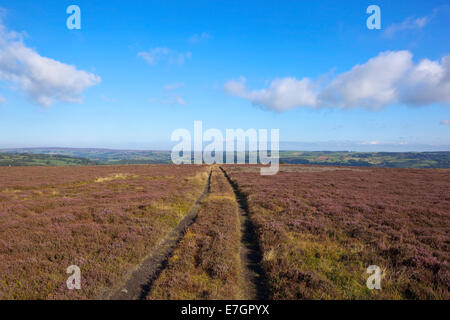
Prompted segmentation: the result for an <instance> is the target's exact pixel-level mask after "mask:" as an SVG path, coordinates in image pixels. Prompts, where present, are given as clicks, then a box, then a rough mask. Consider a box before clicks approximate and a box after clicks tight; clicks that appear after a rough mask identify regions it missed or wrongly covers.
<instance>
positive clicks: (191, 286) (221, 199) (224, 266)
mask: <svg viewBox="0 0 450 320" xmlns="http://www.w3.org/2000/svg"><path fill="white" fill-rule="evenodd" d="M237 210H238V208H237V203H236V200H235V198H234V193H233V190H232V188H231V186H230V185H229V183H228V182H227V180H226V178H225V177H224V175H223V174H222V173H221V171H220V170H219V169H218V168H214V169H213V171H212V176H211V185H210V193H209V195H208V197H207V198H205V200H204V201H203V202H202V204H201V208H200V210H199V213H198V216H197V219H196V221H195V223H194V224H193V225H191V227H190V228H189V229H188V231H187V233H186V234H185V236H184V238H183V239H182V240H181V241H180V243H179V244H178V246H177V248H176V249H175V250H174V252H173V255H172V256H171V257H170V259H169V261H168V264H167V267H166V269H164V271H163V272H162V273H161V275H160V277H159V278H158V279H157V280H156V281H155V282H154V284H153V288H152V291H151V292H150V294H149V296H148V299H238V298H244V297H243V290H242V279H241V276H240V274H241V272H240V268H241V267H240V260H239V248H240V234H239V218H238V212H237Z"/></svg>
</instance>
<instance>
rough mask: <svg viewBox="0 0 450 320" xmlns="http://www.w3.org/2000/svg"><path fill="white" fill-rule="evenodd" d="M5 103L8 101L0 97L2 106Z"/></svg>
mask: <svg viewBox="0 0 450 320" xmlns="http://www.w3.org/2000/svg"><path fill="white" fill-rule="evenodd" d="M4 103H6V99H5V98H3V97H2V96H0V104H4Z"/></svg>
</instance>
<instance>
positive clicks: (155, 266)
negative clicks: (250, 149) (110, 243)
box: [109, 170, 212, 300]
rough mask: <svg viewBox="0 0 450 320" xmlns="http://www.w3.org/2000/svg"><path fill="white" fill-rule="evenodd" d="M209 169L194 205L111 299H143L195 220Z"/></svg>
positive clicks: (207, 188)
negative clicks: (201, 190) (201, 191)
mask: <svg viewBox="0 0 450 320" xmlns="http://www.w3.org/2000/svg"><path fill="white" fill-rule="evenodd" d="M211 172H212V171H211V170H210V172H209V176H208V179H207V182H206V185H205V189H204V191H203V193H202V194H201V195H200V197H199V198H198V199H197V200H196V201H195V203H194V205H193V206H192V207H191V208H190V209H189V212H188V213H187V215H186V216H185V217H184V218H183V219H182V220H181V221H180V223H179V224H178V225H177V226H176V227H175V229H173V230H172V231H171V232H170V233H169V235H168V236H166V237H165V238H164V240H163V241H162V242H161V243H160V244H159V245H158V246H157V247H156V248H155V249H154V251H153V252H152V254H151V255H150V256H149V257H148V258H146V259H145V260H144V261H143V262H142V263H141V264H140V266H139V267H138V269H137V270H135V271H134V272H133V273H132V274H131V277H130V278H129V279H128V280H127V281H126V283H125V285H122V286H121V287H120V288H119V289H117V290H116V291H115V292H114V293H113V294H112V295H111V296H110V297H109V299H111V300H143V299H145V298H146V297H147V294H148V293H149V292H150V290H151V288H152V284H153V282H154V281H155V280H156V279H157V278H158V276H159V275H160V274H161V272H162V271H163V270H164V268H165V266H166V265H167V261H168V259H169V257H170V256H171V255H172V252H173V250H174V249H175V247H176V246H177V244H178V242H179V241H180V240H181V239H182V238H183V236H184V234H185V233H186V230H187V228H188V227H189V226H190V225H191V224H192V223H194V222H195V219H196V218H197V214H198V211H199V209H200V206H201V202H202V201H203V199H204V198H205V197H206V196H207V195H208V193H209V191H210V184H211Z"/></svg>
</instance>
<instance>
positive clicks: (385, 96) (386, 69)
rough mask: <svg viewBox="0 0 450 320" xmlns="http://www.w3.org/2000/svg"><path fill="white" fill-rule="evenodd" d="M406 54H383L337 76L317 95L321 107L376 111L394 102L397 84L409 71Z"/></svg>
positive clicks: (410, 63) (408, 57) (401, 52)
mask: <svg viewBox="0 0 450 320" xmlns="http://www.w3.org/2000/svg"><path fill="white" fill-rule="evenodd" d="M411 65H412V55H411V53H409V52H408V51H397V52H389V51H388V52H383V53H381V54H379V55H378V56H377V57H375V58H372V59H369V61H367V62H366V63H365V64H362V65H356V66H354V67H353V68H352V69H351V70H350V71H347V72H344V73H342V74H340V75H338V76H337V77H336V78H335V79H334V80H332V81H331V83H330V84H329V85H328V86H327V87H325V89H324V90H323V91H322V92H321V94H320V95H319V99H320V100H321V104H322V105H324V106H326V105H335V106H339V107H342V108H352V107H358V106H361V107H366V108H374V109H377V108H379V107H381V106H383V105H386V104H389V103H394V102H396V100H397V95H398V88H397V84H398V83H399V82H400V81H402V80H403V77H404V75H405V73H406V71H407V70H409V69H410V68H411Z"/></svg>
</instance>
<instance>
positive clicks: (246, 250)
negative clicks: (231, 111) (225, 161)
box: [220, 167, 269, 300]
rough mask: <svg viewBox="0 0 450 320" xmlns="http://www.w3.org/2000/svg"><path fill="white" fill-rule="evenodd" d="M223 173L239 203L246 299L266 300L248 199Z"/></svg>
mask: <svg viewBox="0 0 450 320" xmlns="http://www.w3.org/2000/svg"><path fill="white" fill-rule="evenodd" d="M220 170H222V173H223V174H224V175H225V177H226V178H227V180H228V183H229V184H230V185H231V187H232V188H233V191H234V194H235V196H236V201H237V203H238V209H239V220H240V229H241V250H240V257H241V264H242V268H243V279H244V282H245V294H246V295H247V296H246V297H245V298H246V299H249V300H266V299H268V297H269V293H268V285H267V279H266V276H265V273H264V270H263V268H262V266H261V261H262V252H261V248H260V247H259V242H258V237H257V235H256V232H255V227H254V225H253V223H252V221H251V219H250V217H249V209H248V202H247V197H246V196H245V195H244V194H243V193H242V192H241V191H240V189H239V186H238V185H237V183H236V182H234V181H233V180H232V179H231V178H230V177H229V176H228V174H227V172H226V171H225V169H223V168H222V167H220Z"/></svg>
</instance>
